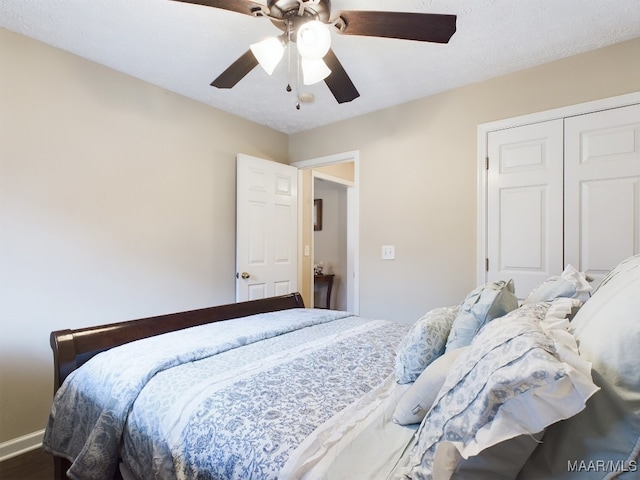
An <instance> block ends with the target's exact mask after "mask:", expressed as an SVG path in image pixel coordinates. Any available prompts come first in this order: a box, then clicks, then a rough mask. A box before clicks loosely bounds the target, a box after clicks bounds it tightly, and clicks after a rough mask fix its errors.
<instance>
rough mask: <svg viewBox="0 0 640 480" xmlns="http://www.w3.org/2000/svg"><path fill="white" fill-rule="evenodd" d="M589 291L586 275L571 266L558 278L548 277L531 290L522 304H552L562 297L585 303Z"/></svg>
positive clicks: (589, 286)
mask: <svg viewBox="0 0 640 480" xmlns="http://www.w3.org/2000/svg"><path fill="white" fill-rule="evenodd" d="M591 290H592V288H591V285H589V282H588V281H587V276H586V274H585V273H584V272H579V271H578V270H577V269H576V268H575V267H572V266H571V265H567V268H565V269H564V271H563V272H562V273H561V274H560V276H559V277H550V278H548V279H547V280H545V281H544V282H543V283H542V284H540V285H539V286H537V287H536V288H534V289H533V290H531V293H529V295H528V296H527V298H525V300H524V302H522V303H523V304H527V303H536V302H552V301H553V300H555V299H556V298H563V297H564V298H575V299H577V300H580V301H581V302H586V301H587V299H588V298H589V295H590V293H591Z"/></svg>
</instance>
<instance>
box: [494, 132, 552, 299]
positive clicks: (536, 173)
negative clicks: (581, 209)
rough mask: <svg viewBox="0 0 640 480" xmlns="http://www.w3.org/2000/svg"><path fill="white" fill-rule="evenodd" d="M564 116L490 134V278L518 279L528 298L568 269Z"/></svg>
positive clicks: (522, 293)
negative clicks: (565, 256)
mask: <svg viewBox="0 0 640 480" xmlns="http://www.w3.org/2000/svg"><path fill="white" fill-rule="evenodd" d="M562 135H563V132H562V120H552V121H548V122H542V123H537V124H533V125H524V126H520V127H514V128H509V129H505V130H499V131H494V132H490V133H489V135H488V138H487V149H488V159H487V161H488V168H487V170H488V171H487V180H488V185H487V247H488V248H487V280H488V281H490V282H492V281H496V280H509V279H513V280H514V284H515V288H516V295H517V296H518V298H521V299H522V298H524V297H526V295H527V294H528V293H529V292H530V291H531V290H532V289H533V288H534V287H535V286H537V285H539V284H540V283H542V282H543V281H544V280H545V279H547V278H548V277H550V276H551V275H557V274H559V273H560V272H561V271H562V269H563V259H562V255H563V252H562V228H563V218H562V203H563V201H562V194H563V192H562V190H563V185H562V170H563V138H562Z"/></svg>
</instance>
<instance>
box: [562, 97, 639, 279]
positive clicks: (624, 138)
mask: <svg viewBox="0 0 640 480" xmlns="http://www.w3.org/2000/svg"><path fill="white" fill-rule="evenodd" d="M565 149H566V151H565V225H566V227H565V261H566V262H567V263H570V264H571V265H573V266H575V267H576V268H578V269H579V270H581V271H585V272H587V274H588V275H590V276H591V277H593V278H594V286H596V285H597V284H599V283H600V281H601V280H602V278H603V276H604V275H605V274H606V273H607V272H608V271H609V270H610V269H611V268H613V267H614V266H616V265H617V264H618V263H619V262H620V261H621V260H623V259H625V258H627V257H629V256H631V255H634V254H637V253H640V105H631V106H628V107H622V108H616V109H612V110H604V111H602V112H595V113H590V114H588V115H579V116H576V117H571V118H567V119H566V120H565Z"/></svg>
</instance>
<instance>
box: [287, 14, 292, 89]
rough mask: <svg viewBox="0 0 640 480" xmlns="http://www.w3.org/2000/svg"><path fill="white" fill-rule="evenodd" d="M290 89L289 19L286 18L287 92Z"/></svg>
mask: <svg viewBox="0 0 640 480" xmlns="http://www.w3.org/2000/svg"><path fill="white" fill-rule="evenodd" d="M290 91H291V20H287V92H290Z"/></svg>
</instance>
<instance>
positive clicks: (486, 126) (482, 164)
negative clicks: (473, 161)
mask: <svg viewBox="0 0 640 480" xmlns="http://www.w3.org/2000/svg"><path fill="white" fill-rule="evenodd" d="M637 103H640V91H638V92H633V93H628V94H625V95H618V96H615V97H609V98H603V99H600V100H594V101H591V102H585V103H579V104H576V105H570V106H567V107H560V108H555V109H552V110H546V111H542V112H537V113H532V114H528V115H521V116H518V117H513V118H507V119H504V120H497V121H495V122H489V123H482V124H480V125H478V158H477V179H476V181H477V192H478V196H477V201H476V205H477V216H476V218H477V224H476V232H477V233H476V235H477V238H476V240H477V241H476V245H477V250H476V282H477V284H478V285H482V284H484V283H486V281H487V272H486V258H487V247H488V242H487V193H488V185H487V158H488V147H489V146H488V144H487V137H488V134H489V132H492V131H496V130H504V129H507V128H513V127H519V126H522V125H528V124H531V123H538V122H545V121H548V120H557V119H561V118H567V117H573V116H576V115H584V114H587V113H593V112H597V111H600V110H609V109H612V108H619V107H626V106H628V105H634V104H637Z"/></svg>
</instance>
